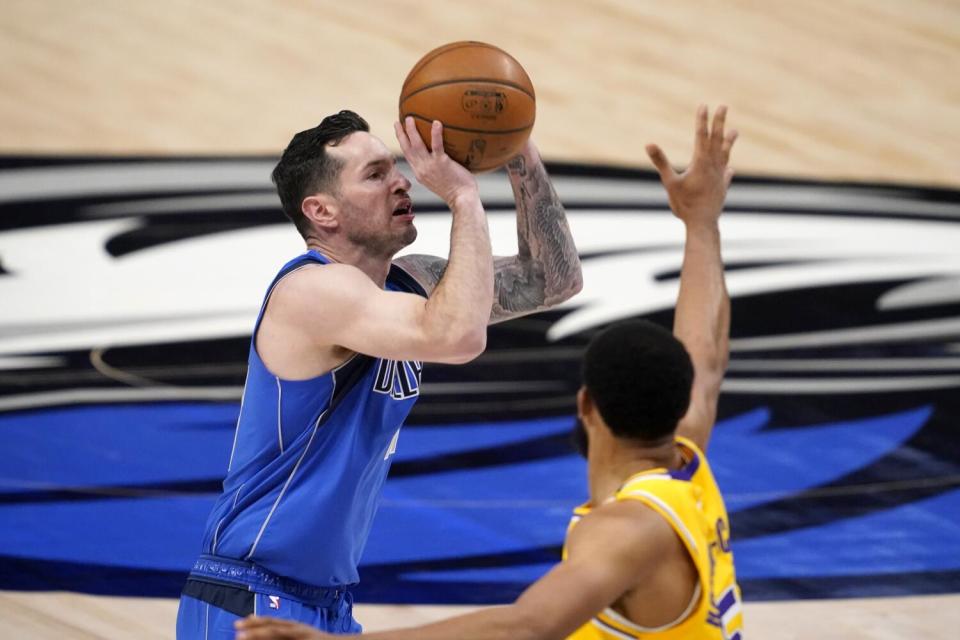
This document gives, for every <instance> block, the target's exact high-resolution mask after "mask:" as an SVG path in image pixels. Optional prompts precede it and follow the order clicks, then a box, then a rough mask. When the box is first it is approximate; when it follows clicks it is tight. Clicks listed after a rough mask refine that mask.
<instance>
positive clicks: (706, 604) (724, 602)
mask: <svg viewBox="0 0 960 640" xmlns="http://www.w3.org/2000/svg"><path fill="white" fill-rule="evenodd" d="M677 444H678V445H679V446H680V448H681V451H682V453H683V456H684V460H686V462H685V464H684V465H683V467H682V468H680V469H677V470H672V471H671V470H667V469H651V470H648V471H643V472H641V473H638V474H636V475H634V476H632V477H630V478H629V479H628V480H627V481H626V482H625V483H624V484H623V486H621V487H620V489H619V490H618V491H617V493H616V495H615V496H614V498H613V499H615V500H639V501H640V502H642V503H643V504H645V505H646V506H648V507H650V508H651V509H653V510H654V511H656V512H657V513H658V514H660V516H662V517H663V518H664V519H665V520H666V521H667V522H668V523H670V526H671V527H672V528H673V530H674V532H675V533H676V534H677V536H678V537H679V538H680V540H682V541H683V544H684V546H685V547H686V549H687V551H688V552H689V553H690V557H691V558H692V559H693V562H694V564H695V565H696V569H697V573H698V575H699V578H700V579H699V583H698V585H697V588H696V589H695V591H694V597H693V599H692V600H691V602H690V606H689V607H688V609H687V611H685V612H684V613H683V614H682V615H681V616H680V617H679V619H678V620H677V621H676V622H675V623H673V624H670V625H666V626H664V627H659V628H656V629H648V628H644V627H641V626H639V625H637V624H634V623H633V622H631V621H630V620H628V619H626V618H625V617H624V616H623V615H621V614H619V613H617V612H616V611H614V610H613V609H610V608H607V609H604V610H603V611H601V612H600V613H599V614H597V615H596V616H595V617H594V618H593V619H592V620H590V622H588V623H587V624H585V625H583V626H582V627H580V628H579V629H578V630H577V631H576V632H575V633H574V634H573V635H572V636H570V638H569V639H568V640H606V639H618V640H619V639H624V638H627V639H629V638H640V639H644V640H646V639H651V640H652V639H656V640H681V639H689V638H697V639H703V640H740V638H741V631H740V628H741V626H742V612H741V604H740V587H739V586H738V585H737V580H736V575H735V573H734V568H733V552H732V551H731V549H730V526H729V520H728V518H727V509H726V507H725V506H724V503H723V498H722V497H721V495H720V490H719V489H718V488H717V483H716V481H715V480H714V478H713V473H712V472H711V471H710V465H709V464H707V460H706V458H705V457H704V455H703V452H701V451H700V449H698V448H697V446H696V445H695V444H694V443H693V442H691V441H689V440H687V439H686V438H681V437H678V438H677ZM588 513H590V509H589V507H586V506H583V507H578V508H577V509H576V510H575V511H574V516H573V519H572V520H571V522H570V527H569V528H568V530H567V534H568V535H569V532H570V530H571V529H572V528H573V527H574V526H575V525H576V523H577V522H578V521H579V520H580V519H581V518H583V517H584V516H586V515H587V514H588ZM564 554H566V550H564Z"/></svg>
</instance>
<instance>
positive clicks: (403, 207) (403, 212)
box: [393, 200, 413, 216]
mask: <svg viewBox="0 0 960 640" xmlns="http://www.w3.org/2000/svg"><path fill="white" fill-rule="evenodd" d="M412 214H413V203H412V202H410V201H409V200H407V201H406V202H401V203H400V205H399V206H398V207H397V208H396V209H394V210H393V215H395V216H408V215H412Z"/></svg>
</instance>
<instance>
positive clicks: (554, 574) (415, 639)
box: [237, 501, 686, 640]
mask: <svg viewBox="0 0 960 640" xmlns="http://www.w3.org/2000/svg"><path fill="white" fill-rule="evenodd" d="M670 549H677V550H678V551H680V552H683V553H686V552H685V551H684V550H683V549H682V543H681V542H680V540H679V538H677V536H676V534H675V533H674V532H673V530H672V529H671V528H670V525H669V524H667V522H666V521H665V520H664V519H663V518H662V517H660V516H659V515H657V514H655V513H654V512H653V511H651V510H650V509H649V508H647V507H645V506H643V505H642V504H640V503H634V502H629V501H627V502H618V503H613V504H610V505H607V506H604V507H601V508H600V509H597V510H596V511H594V512H593V513H591V514H590V515H589V516H587V517H586V518H584V519H583V520H582V521H581V522H580V523H578V524H577V526H576V527H575V528H574V530H573V532H572V533H571V535H570V538H569V540H568V541H567V553H568V557H567V560H565V561H564V562H563V563H561V564H559V565H557V566H556V567H554V568H553V569H552V570H551V571H550V572H549V573H548V574H547V575H545V576H544V577H543V578H541V579H540V580H538V581H537V582H535V583H534V584H533V585H531V586H530V588H528V589H527V590H526V591H525V592H524V593H523V594H521V596H520V597H519V598H518V599H517V601H516V602H514V603H513V604H511V605H507V606H503V607H492V608H487V609H481V610H479V611H476V612H473V613H469V614H466V615H462V616H457V617H455V618H449V619H447V620H442V621H440V622H435V623H433V624H428V625H424V626H421V627H415V628H411V629H400V630H396V631H384V632H380V633H370V634H363V635H362V636H361V637H362V638H370V640H450V638H457V639H458V640H506V639H510V640H524V639H530V640H533V639H538V640H548V639H556V640H561V639H562V638H566V637H567V636H569V635H570V634H571V633H573V632H574V631H575V630H576V629H578V628H579V627H580V626H582V625H583V624H585V623H586V622H588V621H589V620H590V619H591V618H592V617H593V616H595V615H596V614H597V613H599V612H600V611H602V610H603V609H604V608H606V607H608V606H610V605H611V604H613V603H614V602H615V601H616V600H617V599H619V598H620V596H621V595H622V594H624V593H625V592H627V591H629V590H630V589H631V588H633V587H634V586H635V585H637V584H640V583H641V582H643V581H645V580H648V579H649V578H650V576H651V575H652V573H653V571H655V569H656V567H657V566H658V565H659V563H660V561H661V560H662V559H663V556H664V554H665V553H667V552H668V550H670ZM238 629H239V630H240V633H239V634H238V636H237V637H238V638H242V639H243V640H267V639H275V640H276V639H289V640H293V639H299V640H319V639H322V638H333V637H334V636H328V635H325V634H321V633H319V632H317V631H316V630H314V629H310V628H309V627H305V626H302V625H297V624H295V623H285V622H282V621H278V622H274V621H273V619H270V618H247V619H246V620H244V621H242V623H241V624H240V625H239V626H238Z"/></svg>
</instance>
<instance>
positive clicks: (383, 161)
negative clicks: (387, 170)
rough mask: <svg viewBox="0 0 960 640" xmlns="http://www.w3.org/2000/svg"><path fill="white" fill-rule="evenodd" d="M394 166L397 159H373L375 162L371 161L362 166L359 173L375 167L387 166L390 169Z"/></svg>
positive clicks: (390, 157)
mask: <svg viewBox="0 0 960 640" xmlns="http://www.w3.org/2000/svg"><path fill="white" fill-rule="evenodd" d="M395 164H397V159H396V158H394V157H393V156H382V157H380V158H377V159H375V160H371V161H370V162H368V163H367V164H365V165H363V166H362V167H361V168H360V172H361V173H363V172H364V171H367V170H368V169H371V168H373V167H376V166H388V167H392V166H393V165H395Z"/></svg>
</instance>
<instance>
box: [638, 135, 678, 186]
mask: <svg viewBox="0 0 960 640" xmlns="http://www.w3.org/2000/svg"><path fill="white" fill-rule="evenodd" d="M646 150H647V155H648V156H650V161H651V162H652V163H653V166H654V167H656V169H657V173H659V174H660V180H661V181H662V182H664V183H666V182H667V181H668V180H673V179H674V178H676V177H677V172H676V171H674V170H673V167H671V166H670V161H669V160H667V154H665V153H664V152H663V149H661V148H660V147H658V146H657V145H655V144H648V145H647V147H646Z"/></svg>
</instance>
